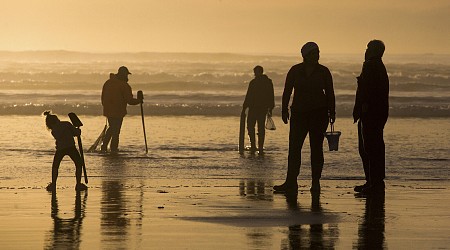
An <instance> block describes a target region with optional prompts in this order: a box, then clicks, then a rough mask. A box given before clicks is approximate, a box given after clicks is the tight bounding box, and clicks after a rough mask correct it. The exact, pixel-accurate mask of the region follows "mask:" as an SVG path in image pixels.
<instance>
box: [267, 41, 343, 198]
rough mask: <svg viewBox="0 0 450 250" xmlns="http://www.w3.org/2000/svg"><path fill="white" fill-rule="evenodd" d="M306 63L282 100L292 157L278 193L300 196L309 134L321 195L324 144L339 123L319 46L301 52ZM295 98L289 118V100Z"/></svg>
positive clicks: (294, 71)
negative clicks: (299, 179) (303, 152)
mask: <svg viewBox="0 0 450 250" xmlns="http://www.w3.org/2000/svg"><path fill="white" fill-rule="evenodd" d="M301 53H302V57H303V62H302V63H300V64H297V65H294V66H292V67H291V69H290V70H289V72H288V74H287V76H286V83H285V86H284V91H283V99H282V119H283V122H284V123H285V124H287V123H288V120H289V118H290V130H289V155H288V170H287V175H286V181H285V182H284V183H283V184H281V185H276V186H274V187H273V189H274V190H275V191H276V192H283V193H288V192H298V184H297V177H298V175H299V174H300V165H301V150H302V146H303V142H304V141H305V138H306V135H308V134H309V143H310V147H311V172H312V185H311V189H310V190H311V191H312V192H318V191H320V177H321V175H322V167H323V164H324V158H323V140H324V132H325V131H326V129H327V127H328V123H329V122H330V123H332V124H333V123H334V122H335V120H336V115H335V114H336V112H335V96H334V88H333V79H332V76H331V73H330V70H328V68H327V67H325V66H323V65H321V64H319V46H318V45H317V44H316V43H314V42H308V43H306V44H305V45H303V47H302V49H301ZM292 91H294V97H293V100H292V105H291V109H290V111H291V112H290V113H291V114H290V115H289V108H288V105H289V100H290V98H291V94H292Z"/></svg>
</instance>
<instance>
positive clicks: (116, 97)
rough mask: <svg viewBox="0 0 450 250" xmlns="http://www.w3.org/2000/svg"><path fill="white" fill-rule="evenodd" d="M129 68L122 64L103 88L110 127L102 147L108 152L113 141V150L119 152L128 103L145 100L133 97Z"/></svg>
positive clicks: (103, 99) (111, 147) (105, 113)
mask: <svg viewBox="0 0 450 250" xmlns="http://www.w3.org/2000/svg"><path fill="white" fill-rule="evenodd" d="M128 75H131V73H130V71H128V68H127V67H125V66H121V67H120V68H119V70H118V72H117V74H112V73H111V74H110V76H109V80H107V81H106V82H105V84H104V85H103V89H102V105H103V115H104V116H106V117H107V118H108V124H109V127H108V129H107V130H106V133H105V137H103V143H102V147H101V151H102V152H107V149H108V143H109V142H110V141H111V145H110V150H111V152H113V153H114V152H117V151H118V147H119V135H120V129H121V127H122V122H123V118H124V117H125V115H126V114H127V104H129V105H138V104H140V103H142V102H143V100H140V99H136V98H134V97H133V93H132V91H131V86H130V85H129V84H128Z"/></svg>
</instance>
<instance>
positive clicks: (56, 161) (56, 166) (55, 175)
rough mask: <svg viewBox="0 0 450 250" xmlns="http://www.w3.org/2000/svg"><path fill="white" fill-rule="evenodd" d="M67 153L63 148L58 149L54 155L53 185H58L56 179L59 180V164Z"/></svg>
mask: <svg viewBox="0 0 450 250" xmlns="http://www.w3.org/2000/svg"><path fill="white" fill-rule="evenodd" d="M65 155H66V154H65V152H64V151H63V150H56V152H55V156H53V163H52V183H53V185H56V181H57V180H58V170H59V165H60V164H61V161H62V159H63V158H64V156H65Z"/></svg>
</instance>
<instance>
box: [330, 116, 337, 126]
mask: <svg viewBox="0 0 450 250" xmlns="http://www.w3.org/2000/svg"><path fill="white" fill-rule="evenodd" d="M335 121H336V114H331V115H330V123H331V124H333V123H334V122H335Z"/></svg>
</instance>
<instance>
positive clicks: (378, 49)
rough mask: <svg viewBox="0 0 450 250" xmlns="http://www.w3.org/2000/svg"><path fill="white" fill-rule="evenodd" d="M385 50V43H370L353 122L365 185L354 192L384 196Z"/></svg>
mask: <svg viewBox="0 0 450 250" xmlns="http://www.w3.org/2000/svg"><path fill="white" fill-rule="evenodd" d="M384 50H385V46H384V43H383V42H382V41H380V40H372V41H370V42H369V43H368V44H367V49H366V53H365V61H364V64H363V68H362V71H361V75H360V76H358V77H357V83H358V88H357V90H356V98H355V106H354V108H353V120H354V122H355V123H356V122H358V148H359V155H360V157H361V160H362V163H363V168H364V175H365V178H366V183H365V184H363V185H360V186H356V187H355V188H354V190H355V192H361V193H373V192H384V178H385V145H384V140H383V130H384V126H385V125H386V122H387V119H388V116H389V77H388V74H387V71H386V67H385V66H384V64H383V61H382V59H381V58H382V56H383V54H384Z"/></svg>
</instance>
